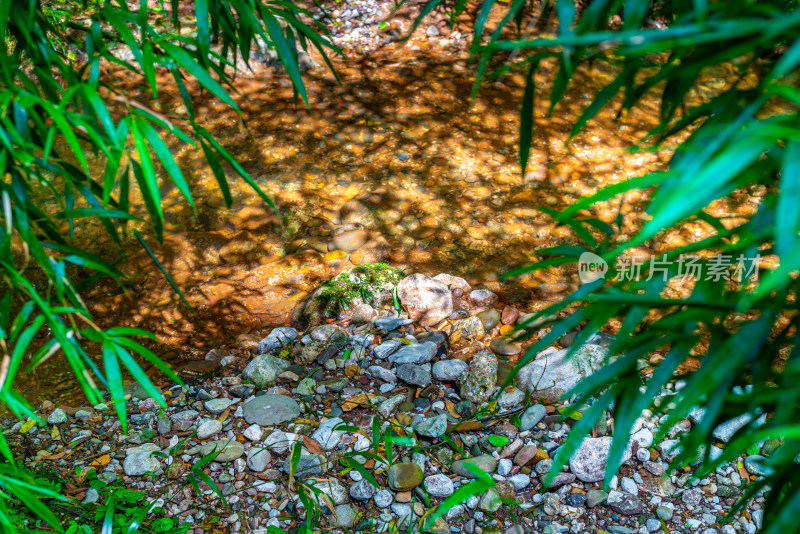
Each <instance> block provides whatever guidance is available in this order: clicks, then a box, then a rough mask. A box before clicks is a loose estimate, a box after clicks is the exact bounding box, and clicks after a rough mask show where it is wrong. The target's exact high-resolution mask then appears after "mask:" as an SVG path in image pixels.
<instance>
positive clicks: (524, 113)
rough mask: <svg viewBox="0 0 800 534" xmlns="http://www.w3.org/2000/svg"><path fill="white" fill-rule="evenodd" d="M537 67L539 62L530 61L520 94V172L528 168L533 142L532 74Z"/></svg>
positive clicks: (533, 90) (533, 95) (533, 86)
mask: <svg viewBox="0 0 800 534" xmlns="http://www.w3.org/2000/svg"><path fill="white" fill-rule="evenodd" d="M538 67H539V63H538V61H537V62H534V63H531V66H530V67H529V68H528V74H527V76H526V77H525V92H524V93H523V95H522V107H521V109H520V112H519V115H520V121H519V122H520V126H519V166H520V169H521V171H522V174H525V172H526V171H527V169H528V157H529V156H530V152H531V144H532V143H533V125H534V123H535V119H534V113H535V109H536V108H535V107H534V105H533V103H534V102H533V100H534V97H535V95H536V83H535V81H534V75H535V74H536V70H537V69H538Z"/></svg>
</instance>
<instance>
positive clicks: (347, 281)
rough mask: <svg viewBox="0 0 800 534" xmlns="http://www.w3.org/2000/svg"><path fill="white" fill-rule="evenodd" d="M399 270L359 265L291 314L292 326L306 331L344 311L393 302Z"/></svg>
mask: <svg viewBox="0 0 800 534" xmlns="http://www.w3.org/2000/svg"><path fill="white" fill-rule="evenodd" d="M403 277H404V273H403V271H402V270H401V269H397V268H395V267H391V266H389V265H386V264H385V263H372V264H368V265H358V266H356V267H353V268H352V269H348V270H346V271H343V272H341V273H339V274H338V275H336V276H334V277H333V278H331V279H330V280H328V281H327V282H325V283H323V284H322V285H320V286H319V287H318V288H317V289H316V290H314V291H313V292H312V293H311V294H310V295H309V296H308V297H307V298H306V299H305V300H304V301H303V302H301V303H300V305H298V306H297V307H296V308H295V309H294V311H292V325H293V326H294V327H295V328H298V329H303V330H305V329H307V328H310V327H313V326H316V325H319V324H322V323H323V322H325V321H326V320H328V319H335V318H337V317H339V315H340V314H341V313H342V311H343V310H345V309H347V308H349V307H351V306H355V305H358V304H362V303H366V304H370V305H371V306H374V307H378V306H381V305H383V304H386V303H390V302H392V298H393V297H392V293H393V290H394V287H395V285H397V282H399V281H400V280H401V279H402V278H403Z"/></svg>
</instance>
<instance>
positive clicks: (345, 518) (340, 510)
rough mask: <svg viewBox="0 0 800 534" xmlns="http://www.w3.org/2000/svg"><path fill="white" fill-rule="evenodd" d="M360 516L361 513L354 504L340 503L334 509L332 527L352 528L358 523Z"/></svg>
mask: <svg viewBox="0 0 800 534" xmlns="http://www.w3.org/2000/svg"><path fill="white" fill-rule="evenodd" d="M358 517H359V513H358V512H356V510H355V509H354V508H353V507H352V506H350V505H349V504H340V505H339V506H337V507H336V508H334V509H333V515H332V516H331V518H332V521H331V527H332V528H346V529H351V528H353V527H354V526H355V525H356V521H358Z"/></svg>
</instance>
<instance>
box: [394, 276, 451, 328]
mask: <svg viewBox="0 0 800 534" xmlns="http://www.w3.org/2000/svg"><path fill="white" fill-rule="evenodd" d="M397 296H398V297H399V299H400V304H401V305H402V306H403V308H404V309H405V310H406V311H407V312H408V315H409V317H411V319H413V320H414V321H415V322H417V323H419V324H420V325H421V326H434V325H436V324H438V323H440V322H441V321H443V320H445V319H447V317H449V316H450V314H451V313H453V295H452V294H451V293H450V290H449V289H448V288H447V286H446V285H444V284H443V283H441V282H438V281H436V280H434V279H433V278H431V277H429V276H426V275H424V274H419V273H417V274H412V275H410V276H407V277H405V278H403V279H402V280H400V282H399V283H398V284H397Z"/></svg>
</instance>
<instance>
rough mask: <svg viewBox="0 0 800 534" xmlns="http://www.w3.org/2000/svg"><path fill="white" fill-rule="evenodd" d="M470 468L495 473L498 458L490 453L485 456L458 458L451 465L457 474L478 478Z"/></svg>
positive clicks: (451, 468)
mask: <svg viewBox="0 0 800 534" xmlns="http://www.w3.org/2000/svg"><path fill="white" fill-rule="evenodd" d="M470 468H472V469H473V470H477V471H483V472H484V473H494V471H495V469H497V460H495V459H494V458H493V457H492V456H489V455H488V454H484V455H483V456H475V457H472V458H465V459H463V460H458V461H456V462H453V464H452V465H451V466H450V470H451V471H452V472H453V473H455V474H457V475H461V476H462V477H466V478H477V477H476V476H475V475H474V474H473V473H472V471H471V470H470Z"/></svg>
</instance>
